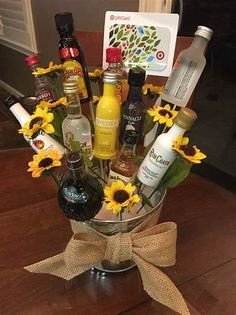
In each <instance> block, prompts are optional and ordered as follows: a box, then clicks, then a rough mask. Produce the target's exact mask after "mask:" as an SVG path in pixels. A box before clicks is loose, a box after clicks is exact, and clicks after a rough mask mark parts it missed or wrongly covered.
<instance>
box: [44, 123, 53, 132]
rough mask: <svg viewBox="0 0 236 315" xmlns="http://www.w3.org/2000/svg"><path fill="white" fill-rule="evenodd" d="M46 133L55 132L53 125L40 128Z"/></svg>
mask: <svg viewBox="0 0 236 315" xmlns="http://www.w3.org/2000/svg"><path fill="white" fill-rule="evenodd" d="M42 129H43V130H44V131H45V132H46V133H53V132H54V131H55V129H54V127H53V125H51V124H47V125H46V126H45V127H43V128H42Z"/></svg>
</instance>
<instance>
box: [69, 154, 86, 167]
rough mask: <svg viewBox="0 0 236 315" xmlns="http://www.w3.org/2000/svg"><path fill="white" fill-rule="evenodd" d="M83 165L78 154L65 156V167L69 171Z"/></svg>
mask: <svg viewBox="0 0 236 315" xmlns="http://www.w3.org/2000/svg"><path fill="white" fill-rule="evenodd" d="M83 165H84V161H83V158H82V156H81V154H80V153H79V152H69V153H67V155H66V166H67V167H68V168H69V169H70V170H77V169H79V168H81V167H82V166H83Z"/></svg>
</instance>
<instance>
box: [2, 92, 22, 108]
mask: <svg viewBox="0 0 236 315" xmlns="http://www.w3.org/2000/svg"><path fill="white" fill-rule="evenodd" d="M18 102H19V100H18V99H17V98H16V97H15V96H14V95H10V96H8V97H7V98H5V99H4V100H3V103H4V105H5V106H6V107H7V108H10V107H12V106H13V105H14V104H15V103H18Z"/></svg>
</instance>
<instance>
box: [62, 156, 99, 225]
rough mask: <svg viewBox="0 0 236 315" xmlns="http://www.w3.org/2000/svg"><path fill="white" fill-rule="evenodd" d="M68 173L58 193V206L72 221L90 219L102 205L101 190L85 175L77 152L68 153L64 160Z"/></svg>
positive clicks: (89, 176) (96, 181) (96, 182)
mask: <svg viewBox="0 0 236 315" xmlns="http://www.w3.org/2000/svg"><path fill="white" fill-rule="evenodd" d="M66 166H67V169H68V172H67V173H66V175H65V176H64V178H63V180H62V183H61V187H60V189H59V191H58V202H59V206H60V208H61V209H62V211H63V212H64V213H65V215H66V216H67V217H68V218H69V219H72V220H76V221H86V220H89V219H92V218H93V217H94V216H95V215H96V214H97V213H98V212H99V210H100V209H101V207H102V204H103V197H104V194H103V188H102V186H101V184H100V183H99V182H98V180H97V178H95V177H93V176H91V175H89V174H87V173H86V172H85V168H84V162H83V159H82V157H81V155H80V153H79V152H69V153H68V154H67V158H66Z"/></svg>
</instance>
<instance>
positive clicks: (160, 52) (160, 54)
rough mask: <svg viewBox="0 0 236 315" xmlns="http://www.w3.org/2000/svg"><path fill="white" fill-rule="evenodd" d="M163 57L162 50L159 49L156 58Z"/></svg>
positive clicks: (160, 58)
mask: <svg viewBox="0 0 236 315" xmlns="http://www.w3.org/2000/svg"><path fill="white" fill-rule="evenodd" d="M164 57H165V53H164V51H162V50H159V51H158V52H157V53H156V58H157V59H158V60H162V59H163V58H164Z"/></svg>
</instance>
